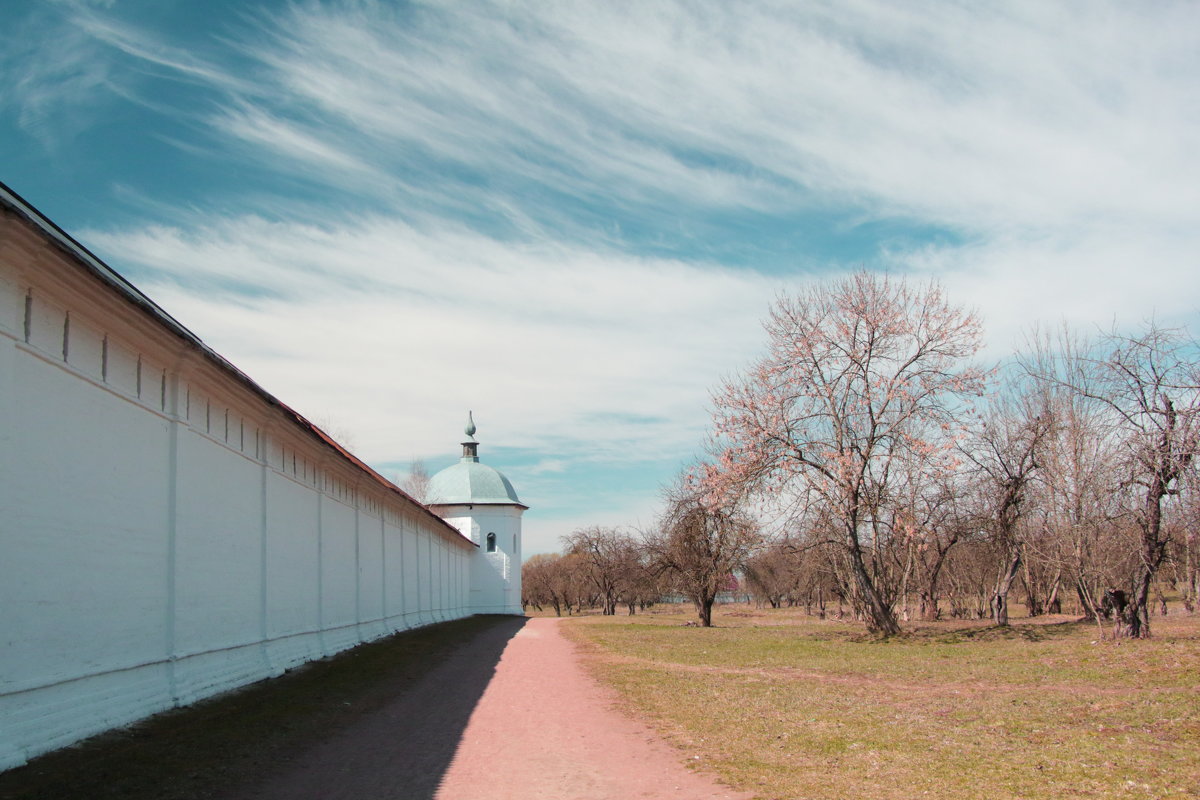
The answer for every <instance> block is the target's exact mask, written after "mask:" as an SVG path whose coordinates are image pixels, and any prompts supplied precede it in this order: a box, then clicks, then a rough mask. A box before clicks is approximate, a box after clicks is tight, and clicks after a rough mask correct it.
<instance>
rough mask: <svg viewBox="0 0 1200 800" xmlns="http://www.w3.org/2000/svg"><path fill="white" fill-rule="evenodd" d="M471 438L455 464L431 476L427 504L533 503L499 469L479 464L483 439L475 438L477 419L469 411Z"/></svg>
mask: <svg viewBox="0 0 1200 800" xmlns="http://www.w3.org/2000/svg"><path fill="white" fill-rule="evenodd" d="M463 432H464V433H466V434H467V441H465V442H463V443H462V446H463V456H462V460H461V461H459V462H458V463H457V464H455V465H454V466H452V467H446V468H445V469H444V470H442V471H441V472H439V473H438V474H437V475H434V476H433V477H432V478H430V479H429V488H428V489H427V490H426V492H425V496H426V497H427V498H428V500H427V502H426V505H430V506H454V505H501V506H520V507H521V508H529V506H527V505H525V504H524V503H522V502H521V501H520V500H518V499H517V490H516V489H514V488H513V485H512V483H510V482H509V480H508V478H506V477H504V475H503V474H502V473H501V472H500V470H498V469H492V468H491V467H489V466H487V465H486V464H480V463H479V442H477V441H475V419H474V417H473V416H472V415H471V412H470V411H468V412H467V427H466V428H465V429H464V431H463Z"/></svg>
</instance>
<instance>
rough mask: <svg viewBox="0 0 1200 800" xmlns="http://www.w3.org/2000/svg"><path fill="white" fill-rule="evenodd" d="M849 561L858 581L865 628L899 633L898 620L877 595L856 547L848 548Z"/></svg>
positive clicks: (892, 633)
mask: <svg viewBox="0 0 1200 800" xmlns="http://www.w3.org/2000/svg"><path fill="white" fill-rule="evenodd" d="M850 563H851V565H852V566H853V568H854V577H855V579H856V581H857V583H858V589H859V592H860V594H861V597H862V602H860V603H859V604H858V605H860V606H861V611H862V613H863V617H864V619H863V621H864V622H866V624H867V630H868V631H870V632H871V633H878V634H880V635H881V636H896V635H898V634H899V633H900V622H899V621H898V620H897V619H896V613H895V611H893V610H892V607H891V606H890V605H888V604H887V603H885V602H883V598H882V597H880V596H879V591H878V590H877V589H876V588H875V582H874V581H872V580H871V576H870V574H869V573H868V572H867V568H866V565H864V564H863V561H862V553H861V551H859V550H858V548H856V547H854V548H851V549H850Z"/></svg>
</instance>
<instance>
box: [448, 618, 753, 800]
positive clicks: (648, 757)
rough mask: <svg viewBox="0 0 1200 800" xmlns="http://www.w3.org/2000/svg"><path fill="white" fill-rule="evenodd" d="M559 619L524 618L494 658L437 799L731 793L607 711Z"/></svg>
mask: <svg viewBox="0 0 1200 800" xmlns="http://www.w3.org/2000/svg"><path fill="white" fill-rule="evenodd" d="M558 624H559V620H555V619H533V620H530V621H529V622H528V623H527V624H526V625H525V627H524V628H522V629H521V630H520V631H519V632H518V633H517V634H516V636H515V637H513V639H512V641H510V642H509V645H508V647H507V648H506V649H505V651H504V655H503V656H502V657H501V659H500V663H499V664H498V665H497V668H496V675H495V677H494V678H493V680H492V681H491V683H489V684H488V687H487V689H486V690H485V691H484V693H483V697H482V698H480V701H479V704H478V705H477V706H476V707H475V711H474V713H472V715H471V719H470V721H469V722H468V724H467V729H466V731H465V732H464V734H463V738H462V741H461V743H460V744H459V747H458V751H457V752H456V754H455V756H454V760H453V762H452V763H451V765H450V769H449V771H448V772H447V773H446V776H445V778H444V779H443V781H442V785H441V788H440V789H439V791H438V793H437V795H436V797H437V800H509V799H510V798H511V800H518V798H520V800H526V799H529V800H537V799H538V798H545V799H546V800H550V799H551V798H553V800H610V799H611V800H634V799H635V798H643V799H645V800H667V799H668V798H670V799H671V800H718V798H721V799H722V800H733V799H734V798H745V797H749V795H745V794H739V793H735V792H733V791H731V790H729V789H727V788H725V787H722V786H719V785H717V784H716V783H715V782H714V781H713V780H712V779H710V778H709V777H707V776H705V775H701V774H698V773H695V772H692V771H690V770H688V769H687V768H686V767H684V766H683V764H682V760H683V756H682V754H680V753H679V752H678V751H677V750H674V749H673V748H671V747H669V746H668V745H666V744H664V743H663V742H662V741H661V740H659V739H658V738H657V737H656V736H655V735H654V734H653V732H652V731H651V730H650V729H649V728H647V727H646V726H645V725H642V724H640V723H638V722H635V721H633V720H630V719H628V718H626V717H624V716H622V715H621V714H619V713H617V712H616V711H615V710H613V707H612V702H613V700H614V697H613V695H612V694H611V693H610V692H609V691H608V690H606V689H604V688H602V687H600V686H599V685H597V684H596V683H595V681H593V680H592V679H591V678H590V677H589V676H588V675H587V674H586V673H585V672H584V670H583V668H582V666H581V665H580V663H579V659H578V658H577V657H576V655H575V652H574V648H573V646H572V645H571V644H570V642H568V641H567V640H566V639H564V638H563V636H562V634H560V633H559V631H558Z"/></svg>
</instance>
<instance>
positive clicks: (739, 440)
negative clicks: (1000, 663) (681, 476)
mask: <svg viewBox="0 0 1200 800" xmlns="http://www.w3.org/2000/svg"><path fill="white" fill-rule="evenodd" d="M765 327H766V331H767V335H768V341H769V350H768V354H767V355H766V356H765V357H763V358H762V359H761V360H759V361H758V362H757V363H756V364H754V365H753V366H752V367H751V368H750V369H749V370H748V371H747V372H746V373H745V374H744V375H743V376H741V377H739V378H737V379H734V380H730V381H727V382H726V383H725V384H724V385H723V386H722V387H721V388H720V389H719V390H718V392H717V393H716V396H715V398H714V405H715V413H714V427H715V436H716V446H715V449H716V450H717V458H716V460H715V463H714V465H713V467H712V468H711V469H710V470H709V471H708V473H707V474H706V475H705V476H704V482H705V486H706V488H708V489H709V490H710V491H713V492H715V493H717V494H721V493H729V492H734V493H738V492H742V493H746V492H757V493H758V494H759V495H760V496H776V497H795V498H804V500H805V502H804V506H803V507H804V508H806V509H812V508H817V509H819V510H820V513H823V514H825V515H827V517H828V519H829V520H830V521H831V522H832V524H833V527H834V531H833V532H834V534H835V535H833V536H831V539H830V541H831V542H833V543H835V544H836V545H837V546H839V547H840V548H841V550H842V555H843V559H844V562H845V564H846V566H847V568H848V569H849V572H850V575H851V578H852V584H851V587H852V590H853V591H852V594H851V597H852V600H853V602H854V603H855V606H856V609H857V611H858V612H859V613H860V614H861V615H862V617H863V618H864V620H865V622H866V624H867V627H868V629H869V630H871V631H874V632H877V633H881V634H884V635H891V634H895V633H898V632H899V630H900V626H899V623H898V621H897V618H896V613H895V608H894V604H895V602H896V591H898V587H894V586H890V585H888V582H889V580H890V578H891V576H892V575H893V574H894V572H895V569H894V567H895V564H894V557H893V554H892V553H891V552H889V550H890V549H891V548H892V545H893V541H892V534H893V532H894V530H893V528H892V526H891V525H890V523H889V519H888V516H889V513H888V512H889V509H888V507H887V504H888V503H889V502H890V501H891V498H890V496H889V493H890V490H891V488H892V480H893V474H894V470H895V467H896V466H897V465H898V464H899V463H901V462H903V461H905V460H909V461H915V462H922V464H923V467H922V468H923V469H925V470H928V471H929V472H931V473H937V472H943V471H948V470H949V469H950V468H951V464H950V461H951V457H950V453H949V451H950V449H951V448H950V447H949V446H948V444H947V442H948V440H949V436H948V432H949V431H951V430H952V429H953V428H955V427H956V426H957V419H956V412H957V405H958V404H957V403H956V398H962V397H964V396H968V395H978V394H980V393H981V392H982V390H983V386H984V381H985V374H984V372H983V371H981V370H979V369H977V368H975V367H971V366H964V364H963V362H964V360H965V359H967V358H970V357H971V356H973V355H974V354H975V353H976V352H977V350H978V349H979V346H980V341H981V335H982V328H981V325H980V323H979V321H978V319H977V318H976V317H975V316H974V315H973V314H970V313H967V312H965V311H963V310H962V309H960V308H958V307H956V306H954V305H952V304H951V303H949V302H948V301H947V300H946V299H945V298H944V297H943V295H942V292H941V290H940V289H939V288H938V287H937V286H936V285H933V284H930V285H927V286H924V287H921V288H912V287H910V286H909V285H908V284H906V283H904V282H903V281H893V280H891V279H890V278H888V277H885V276H878V275H873V274H869V273H866V272H860V273H857V274H855V275H852V276H850V277H848V278H845V279H842V280H839V281H835V282H832V283H827V284H822V285H819V286H816V287H815V288H812V289H810V290H808V291H805V292H803V293H801V294H799V295H798V296H795V297H781V298H779V299H778V300H777V301H776V302H775V304H774V305H773V307H772V308H771V311H770V315H769V317H768V319H767V321H766V323H765Z"/></svg>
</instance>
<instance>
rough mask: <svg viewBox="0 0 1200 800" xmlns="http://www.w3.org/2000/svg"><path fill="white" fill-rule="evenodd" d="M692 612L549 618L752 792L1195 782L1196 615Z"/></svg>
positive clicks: (1010, 794)
mask: <svg viewBox="0 0 1200 800" xmlns="http://www.w3.org/2000/svg"><path fill="white" fill-rule="evenodd" d="M691 618H692V614H691V610H690V609H688V608H670V607H668V608H658V609H655V610H654V613H651V614H647V615H639V616H636V617H632V618H630V617H620V616H619V617H607V618H606V617H594V616H593V617H583V618H580V619H579V620H577V621H576V622H573V623H571V624H569V625H566V626H564V630H565V631H566V632H567V633H568V634H569V635H571V636H572V637H573V638H575V639H576V640H577V641H579V642H581V643H582V644H583V646H584V648H585V650H586V652H587V653H588V654H589V661H590V663H591V665H592V667H593V668H594V670H595V672H596V673H597V674H598V675H599V676H600V677H601V679H602V680H605V681H606V682H608V683H610V684H612V685H613V686H615V687H616V688H617V689H618V690H619V691H620V692H621V693H622V695H623V696H624V697H625V698H626V699H627V701H628V702H629V703H630V705H631V706H632V707H633V708H634V709H636V710H637V711H639V712H641V713H642V714H644V715H646V716H648V717H649V718H650V719H651V720H652V721H653V722H654V723H655V724H656V725H657V726H658V727H659V728H660V729H661V730H662V731H663V732H664V734H666V735H667V736H668V738H670V739H671V740H672V741H674V742H675V743H676V744H678V745H679V746H680V747H681V748H683V749H684V751H685V752H686V753H687V754H688V757H689V760H692V761H694V762H695V763H702V764H705V765H707V766H708V767H709V768H711V769H715V770H716V771H717V772H718V773H719V774H720V775H721V776H723V777H724V778H725V779H726V780H727V781H728V782H730V783H731V784H732V785H735V786H738V787H741V788H746V789H750V790H752V791H755V792H757V794H758V796H759V797H761V798H811V799H812V800H818V799H819V798H849V797H853V798H888V799H890V798H897V799H899V798H913V797H927V798H953V799H954V800H970V799H971V798H980V799H981V800H982V799H983V798H986V799H987V800H1003V798H1065V797H1137V798H1170V797H1200V618H1198V617H1183V616H1174V617H1166V618H1155V620H1154V626H1155V627H1154V632H1155V638H1154V639H1152V640H1149V641H1119V642H1113V641H1107V640H1100V639H1099V636H1098V630H1097V628H1096V626H1095V625H1094V624H1080V623H1075V622H1073V621H1071V620H1070V619H1069V618H1066V617H1044V618H1039V619H1036V620H1017V621H1016V622H1015V624H1014V625H1013V626H1012V627H1011V628H1010V629H1007V630H1005V629H997V628H994V627H990V626H986V625H984V624H982V623H964V622H946V623H935V624H922V625H918V626H914V627H913V629H912V630H911V631H910V632H909V633H906V634H905V635H904V636H901V637H897V638H894V639H890V640H887V641H875V640H872V639H870V638H869V637H867V636H865V635H864V634H863V632H862V628H861V627H860V626H858V625H854V624H850V623H844V622H836V621H832V620H827V621H821V620H816V619H813V618H809V617H805V616H804V615H802V614H800V613H797V612H795V611H792V610H771V609H765V610H755V609H751V608H748V607H745V606H741V607H725V608H723V609H721V613H720V615H719V616H718V617H717V626H718V627H715V628H712V629H700V628H691V627H683V623H684V622H685V621H686V620H688V619H691ZM696 756H699V758H698V759H697V758H695V757H696Z"/></svg>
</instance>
